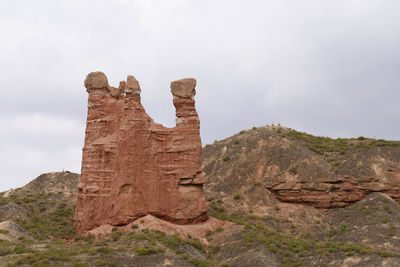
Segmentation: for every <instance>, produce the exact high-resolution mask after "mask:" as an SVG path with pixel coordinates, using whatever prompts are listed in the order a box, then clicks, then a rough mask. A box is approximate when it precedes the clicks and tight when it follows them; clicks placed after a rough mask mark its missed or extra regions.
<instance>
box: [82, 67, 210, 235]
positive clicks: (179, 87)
mask: <svg viewBox="0 0 400 267" xmlns="http://www.w3.org/2000/svg"><path fill="white" fill-rule="evenodd" d="M195 86H196V80H195V79H182V80H178V81H174V82H172V83H171V92H172V94H173V96H174V98H173V103H174V105H175V108H176V116H177V119H176V126H175V127H173V128H166V127H164V126H163V125H161V124H157V123H155V122H154V121H153V120H152V119H151V118H150V116H149V115H147V113H146V112H145V110H144V108H143V106H142V104H141V102H140V92H141V89H140V86H139V83H138V81H137V80H136V79H135V78H134V77H133V76H128V78H127V81H126V82H125V81H121V82H120V85H119V87H118V88H114V87H111V86H109V85H108V81H107V77H106V76H105V75H104V73H102V72H93V73H90V74H89V75H88V76H87V77H86V80H85V87H86V89H87V92H88V93H89V102H88V117H87V124H86V136H85V145H84V148H83V158H82V174H81V182H80V183H79V185H78V190H79V192H78V199H77V205H76V211H75V228H76V231H77V233H79V234H81V233H85V232H87V231H89V230H91V229H93V228H95V227H97V226H100V225H105V224H109V225H127V224H129V223H130V222H132V221H134V220H136V219H137V218H140V217H142V216H145V215H148V214H151V215H153V216H156V217H158V218H162V219H165V220H168V221H171V222H174V223H178V224H189V223H196V222H199V221H204V220H206V219H207V210H208V206H207V204H206V201H205V199H204V195H203V183H204V180H203V178H202V171H201V147H202V146H201V139H200V122H199V118H198V115H197V112H196V109H195V101H194V99H193V98H194V95H195V93H196V91H195Z"/></svg>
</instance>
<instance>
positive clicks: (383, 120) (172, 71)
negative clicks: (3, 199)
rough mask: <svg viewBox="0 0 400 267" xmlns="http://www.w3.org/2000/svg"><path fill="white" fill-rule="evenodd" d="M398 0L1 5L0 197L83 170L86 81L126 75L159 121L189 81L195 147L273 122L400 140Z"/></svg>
mask: <svg viewBox="0 0 400 267" xmlns="http://www.w3.org/2000/svg"><path fill="white" fill-rule="evenodd" d="M399 10H400V1H398V0H393V1H389V0H376V1H370V0H359V1H355V0H354V1H352V0H343V1H340V0H331V1H329V0H325V1H321V0H314V1H306V0H304V1H302V0H292V1H289V0H287V1H283V0H282V1H280V0H279V1H278V0H275V1H265V0H260V1H252V0H246V1H244V0H242V1H238V0H226V1H222V0H212V1H211V0H210V1H208V0H202V1H197V0H169V1H165V0H160V1H151V0H141V1H132V0H125V1H123V0H112V1H110V0H107V1H105V0H93V1H82V0H65V1H54V0H48V1H40V0H35V1H32V0H27V1H19V0H1V3H0V32H1V40H0V73H1V74H0V84H1V87H0V88H1V97H0V191H3V190H7V189H9V188H16V187H20V186H22V185H24V184H26V183H27V182H29V181H30V180H32V179H33V178H35V177H37V176H38V175H40V174H41V173H44V172H52V171H61V170H63V169H65V170H70V171H73V172H80V164H81V156H82V155H81V154H82V150H81V149H82V146H83V141H84V131H85V121H86V114H87V94H86V91H85V88H84V87H83V81H84V79H85V76H86V75H87V74H88V73H89V72H92V71H98V70H100V71H103V72H104V73H106V75H107V76H108V78H109V82H110V84H111V85H113V86H117V85H118V83H119V81H120V80H125V79H126V76H127V75H128V74H132V75H134V76H135V77H136V78H137V79H138V80H139V82H140V84H141V87H142V102H143V105H144V107H145V109H146V110H147V112H148V113H149V114H150V115H151V116H152V117H153V119H154V120H155V121H156V122H159V123H163V124H164V125H166V126H173V125H174V123H175V113H174V112H175V110H174V107H173V105H172V96H171V93H170V88H169V85H170V82H171V81H173V80H176V79H180V78H185V77H194V78H196V79H197V95H196V100H197V102H196V105H197V110H198V112H199V116H200V120H201V137H202V140H203V144H207V143H212V142H213V141H214V140H219V139H223V138H226V137H229V136H231V135H233V134H234V133H236V132H238V131H240V130H242V129H246V128H251V127H253V126H262V125H266V124H271V123H272V122H275V123H277V122H280V123H281V124H283V125H285V126H288V127H291V128H295V129H297V130H301V131H306V132H309V133H312V134H315V135H323V136H330V137H357V136H361V135H363V136H368V137H376V138H386V139H394V140H400V123H399V115H400V104H399V101H400V86H399V85H400V53H399V49H400V16H399Z"/></svg>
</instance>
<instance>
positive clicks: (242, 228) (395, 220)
mask: <svg viewBox="0 0 400 267" xmlns="http://www.w3.org/2000/svg"><path fill="white" fill-rule="evenodd" d="M202 161H203V171H204V173H205V179H206V186H205V193H206V197H207V200H208V202H209V204H210V207H211V209H210V212H209V214H210V215H211V216H214V217H216V218H219V219H222V220H226V221H230V222H232V223H233V224H232V225H231V226H227V227H224V228H219V229H217V231H215V232H209V233H207V240H208V244H202V243H201V242H200V241H199V240H198V239H196V238H193V237H192V236H190V235H188V236H187V237H186V238H181V237H179V236H176V235H168V234H165V233H163V232H160V231H153V230H148V229H142V228H141V227H140V226H139V227H138V226H136V225H133V226H132V229H130V230H129V231H128V232H125V231H121V230H118V229H117V228H115V229H113V232H112V233H111V234H109V235H108V236H106V237H104V238H102V239H99V240H94V239H93V237H92V236H90V235H89V236H86V237H79V236H76V234H75V230H74V228H73V212H74V206H75V199H76V188H77V184H78V181H79V175H78V174H74V173H69V172H61V173H49V174H43V175H41V176H39V177H38V178H36V179H34V180H33V181H32V182H30V183H29V184H28V185H26V186H25V187H22V188H20V189H16V190H13V191H7V192H3V193H1V197H0V266H6V265H7V264H9V265H8V266H14V265H17V266H32V265H34V266H35V265H36V266H46V265H50V266H63V265H64V266H248V265H252V266H255V267H257V266H399V265H400V241H399V240H400V238H399V236H400V230H399V229H400V219H399V218H400V206H399V204H398V202H396V201H398V200H399V195H398V193H397V192H399V191H398V189H397V188H398V186H399V184H400V177H399V170H400V143H399V142H394V141H385V140H374V139H367V138H363V137H360V138H356V139H329V138H324V137H315V136H311V135H308V134H305V133H300V132H297V131H294V130H291V129H288V128H284V127H260V128H254V129H250V130H245V131H241V132H240V133H238V134H236V135H234V136H232V137H229V138H227V139H224V140H221V141H216V142H215V143H214V144H212V145H207V146H206V147H204V149H203V159H202Z"/></svg>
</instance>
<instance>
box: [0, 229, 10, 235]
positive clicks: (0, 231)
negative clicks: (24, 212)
mask: <svg viewBox="0 0 400 267" xmlns="http://www.w3.org/2000/svg"><path fill="white" fill-rule="evenodd" d="M9 232H10V231H8V230H6V229H0V234H5V235H6V234H8V233H9Z"/></svg>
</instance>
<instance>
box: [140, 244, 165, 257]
mask: <svg viewBox="0 0 400 267" xmlns="http://www.w3.org/2000/svg"><path fill="white" fill-rule="evenodd" d="M133 250H134V251H135V252H136V253H137V254H139V255H149V254H152V253H157V252H164V251H165V249H164V248H163V247H156V246H134V247H133Z"/></svg>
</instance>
